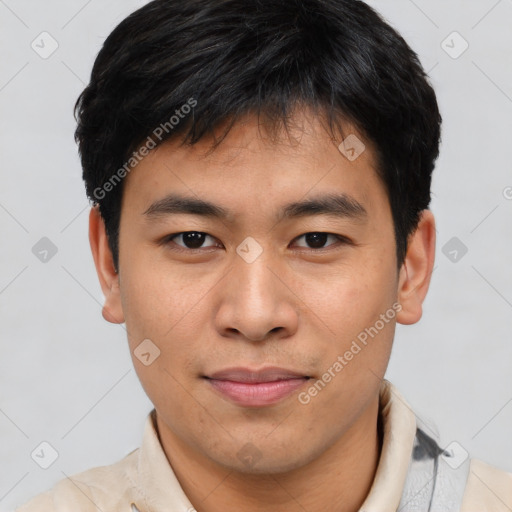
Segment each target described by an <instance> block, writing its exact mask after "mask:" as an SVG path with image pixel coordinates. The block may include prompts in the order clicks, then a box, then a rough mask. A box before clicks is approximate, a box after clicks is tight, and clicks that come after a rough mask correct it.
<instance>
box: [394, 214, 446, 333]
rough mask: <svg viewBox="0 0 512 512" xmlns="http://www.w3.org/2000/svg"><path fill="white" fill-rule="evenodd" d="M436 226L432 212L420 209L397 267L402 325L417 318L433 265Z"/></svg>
mask: <svg viewBox="0 0 512 512" xmlns="http://www.w3.org/2000/svg"><path fill="white" fill-rule="evenodd" d="M435 246H436V227H435V219H434V215H433V214H432V212H431V211H430V210H423V211H422V213H421V217H420V221H419V223H418V227H417V229H416V231H415V232H414V233H413V234H412V235H411V236H410V237H409V243H408V247H407V254H406V257H405V261H404V263H403V265H402V268H401V269H400V276H399V284H398V301H399V303H400V304H401V306H402V310H401V311H400V312H399V313H398V314H397V321H398V322H399V323H401V324H404V325H410V324H414V323H416V322H418V321H419V320H420V318H421V315H422V313H423V301H424V300H425V297H426V295H427V291H428V288H429V286H430V278H431V276H432V271H433V268H434V259H435Z"/></svg>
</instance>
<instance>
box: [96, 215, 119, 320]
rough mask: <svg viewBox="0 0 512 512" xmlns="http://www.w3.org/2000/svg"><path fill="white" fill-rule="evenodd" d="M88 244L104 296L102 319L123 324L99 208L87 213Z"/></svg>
mask: <svg viewBox="0 0 512 512" xmlns="http://www.w3.org/2000/svg"><path fill="white" fill-rule="evenodd" d="M89 243H90V244H91V251H92V256H93V258H94V265H95V266H96V272H97V274H98V278H99V280H100V285H101V289H102V291H103V295H104V296H105V304H104V305H103V311H102V313H103V318H104V319H105V320H106V321H107V322H111V323H113V324H121V323H123V322H124V314H123V309H122V305H121V294H120V289H119V275H118V273H117V272H116V269H115V267H114V259H113V257H112V251H111V250H110V247H109V245H108V238H107V232H106V230H105V223H104V222H103V218H102V217H101V214H100V210H99V206H94V207H93V208H91V211H90V212H89Z"/></svg>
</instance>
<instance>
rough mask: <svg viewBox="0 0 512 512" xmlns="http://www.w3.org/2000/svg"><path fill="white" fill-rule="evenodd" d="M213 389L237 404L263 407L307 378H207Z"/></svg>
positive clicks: (295, 388) (282, 396)
mask: <svg viewBox="0 0 512 512" xmlns="http://www.w3.org/2000/svg"><path fill="white" fill-rule="evenodd" d="M207 380H208V381H209V382H210V384H211V385H212V386H213V388H214V389H216V390H217V391H219V392H220V393H221V394H222V395H224V396H225V397H227V398H229V399H230V400H232V401H233V402H235V403H236V404H238V405H241V406H244V407H263V406H265V405H272V404H275V403H277V402H279V401H280V400H283V399H284V398H286V397H287V396H289V395H291V394H292V393H293V392H294V391H296V390H297V389H299V388H300V387H301V386H303V385H304V383H305V382H307V381H308V380H309V379H307V378H306V377H303V378H296V379H285V380H277V381H273V382H234V381H231V380H216V379H207Z"/></svg>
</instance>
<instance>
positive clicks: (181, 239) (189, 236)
mask: <svg viewBox="0 0 512 512" xmlns="http://www.w3.org/2000/svg"><path fill="white" fill-rule="evenodd" d="M207 238H211V239H212V241H213V245H215V241H214V239H213V237H211V236H210V235H208V234H206V233H202V232H200V231H185V232H183V233H178V234H177V235H174V236H172V237H171V238H169V240H172V241H173V242H175V243H176V244H177V245H179V246H181V247H185V248H186V249H202V248H204V247H203V244H204V242H205V240H206V239H207ZM211 245H212V244H211ZM207 247H208V246H207Z"/></svg>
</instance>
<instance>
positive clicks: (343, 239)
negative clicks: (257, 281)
mask: <svg viewBox="0 0 512 512" xmlns="http://www.w3.org/2000/svg"><path fill="white" fill-rule="evenodd" d="M189 233H197V234H199V235H206V236H207V237H210V238H212V239H214V237H213V236H211V235H209V234H208V233H205V232H203V231H181V232H179V233H173V234H171V235H168V236H166V237H165V238H164V239H163V240H162V243H163V244H164V245H167V244H169V243H170V242H173V239H174V238H177V237H179V236H181V235H186V234H189ZM307 235H327V236H332V237H334V238H336V239H337V240H338V243H341V244H343V245H353V243H352V241H351V240H350V239H348V238H346V237H344V236H342V235H336V234H334V233H327V232H323V231H309V232H307V233H304V234H302V235H300V236H298V237H296V238H294V239H293V241H296V240H299V239H301V238H303V237H305V236H307ZM174 243H175V242H174ZM338 243H333V244H330V245H327V246H325V247H320V248H314V247H303V246H300V248H301V249H306V250H309V251H313V252H321V251H325V250H328V249H329V248H330V247H332V246H338ZM175 245H176V247H174V248H172V250H174V251H178V252H187V253H195V252H204V251H205V250H207V249H213V248H215V247H218V246H211V247H199V248H196V249H191V248H188V247H184V246H182V245H179V244H176V243H175Z"/></svg>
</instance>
